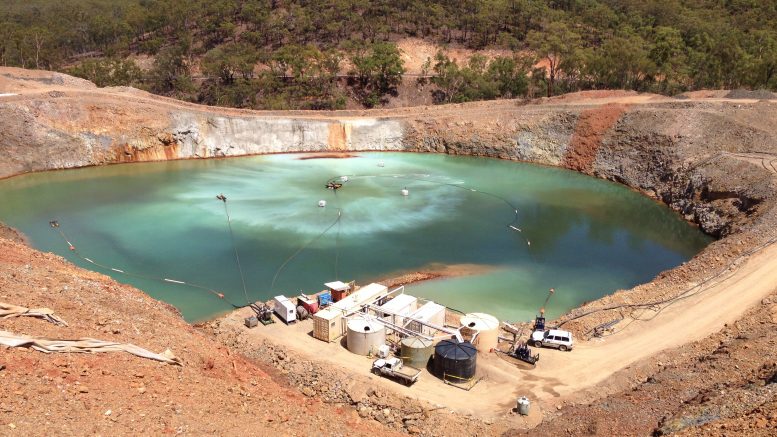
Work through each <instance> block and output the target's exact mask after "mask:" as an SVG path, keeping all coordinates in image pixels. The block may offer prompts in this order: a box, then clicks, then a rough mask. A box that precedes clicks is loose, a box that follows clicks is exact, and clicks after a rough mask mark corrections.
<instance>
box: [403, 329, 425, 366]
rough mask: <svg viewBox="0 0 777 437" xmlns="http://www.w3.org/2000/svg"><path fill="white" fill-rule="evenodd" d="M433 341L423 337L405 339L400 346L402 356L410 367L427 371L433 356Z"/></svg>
mask: <svg viewBox="0 0 777 437" xmlns="http://www.w3.org/2000/svg"><path fill="white" fill-rule="evenodd" d="M432 351H433V349H432V341H431V340H427V339H425V338H421V337H407V338H403V339H402V342H401V344H400V356H401V357H402V361H404V362H405V364H407V365H408V366H412V367H415V368H418V369H425V368H426V364H427V363H428V362H429V357H431V356H432Z"/></svg>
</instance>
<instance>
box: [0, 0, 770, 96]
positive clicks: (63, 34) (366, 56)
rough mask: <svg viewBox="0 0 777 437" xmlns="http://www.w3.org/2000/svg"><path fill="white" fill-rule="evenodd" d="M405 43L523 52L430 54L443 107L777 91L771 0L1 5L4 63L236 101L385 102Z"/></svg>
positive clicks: (148, 0) (114, 0)
mask: <svg viewBox="0 0 777 437" xmlns="http://www.w3.org/2000/svg"><path fill="white" fill-rule="evenodd" d="M403 37H417V38H422V39H425V40H428V41H432V42H435V43H438V44H441V45H449V46H464V47H467V48H471V49H486V48H498V49H502V50H507V51H508V52H511V53H513V55H512V56H505V57H501V58H496V59H487V58H484V57H481V56H475V57H473V58H472V59H470V60H469V61H468V62H466V63H463V65H458V64H457V63H456V62H454V61H452V60H450V59H447V58H446V57H445V56H444V55H442V54H441V55H439V56H437V57H435V59H431V60H430V61H429V65H428V70H427V71H428V72H429V73H430V74H431V75H432V76H433V77H431V78H429V81H430V82H431V83H432V84H433V86H432V87H430V91H429V92H432V93H434V97H435V101H437V102H460V101H469V100H478V99H492V98H500V97H516V96H524V95H527V93H528V94H530V95H537V94H546V95H554V94H559V93H563V92H568V91H577V90H585V89H602V88H625V89H634V90H639V91H652V92H660V93H666V94H674V93H677V92H682V91H686V90H693V89H699V88H751V89H757V88H768V89H772V90H777V3H775V2H767V1H758V0H725V1H721V0H688V1H680V0H461V1H449V0H423V1H421V0H392V1H389V0H190V1H175V0H69V1H67V2H62V1H54V0H8V1H5V2H3V5H2V6H1V7H0V64H1V65H4V66H19V67H25V68H41V69H51V70H59V71H65V72H68V73H71V74H74V75H77V76H80V77H84V78H87V79H89V80H92V81H94V82H95V83H97V84H98V85H101V86H106V85H132V86H137V87H141V88H144V89H148V90H150V91H152V92H155V93H159V94H164V95H171V96H175V97H179V98H184V99H188V100H192V101H199V102H203V103H209V104H218V105H227V106H238V107H253V108H278V109H292V108H342V107H344V106H345V104H346V102H347V101H348V100H349V99H351V100H352V101H356V102H359V103H361V104H362V105H364V106H367V107H371V106H377V105H380V104H382V103H385V102H386V101H387V99H388V98H389V97H390V96H396V95H397V93H398V92H399V91H398V87H399V86H400V85H401V84H402V81H403V76H402V75H403V73H404V72H405V69H404V66H403V65H402V60H401V54H400V53H399V52H398V50H397V48H396V46H395V45H394V44H393V43H392V42H391V41H396V40H397V39H399V38H403ZM136 61H137V62H136ZM537 62H540V63H541V64H537ZM532 65H542V67H543V68H533V67H532ZM140 66H142V67H143V68H142V69H141V68H140ZM405 81H407V79H405Z"/></svg>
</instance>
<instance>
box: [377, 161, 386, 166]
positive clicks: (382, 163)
mask: <svg viewBox="0 0 777 437" xmlns="http://www.w3.org/2000/svg"><path fill="white" fill-rule="evenodd" d="M385 166H386V163H385V162H383V161H378V167H385Z"/></svg>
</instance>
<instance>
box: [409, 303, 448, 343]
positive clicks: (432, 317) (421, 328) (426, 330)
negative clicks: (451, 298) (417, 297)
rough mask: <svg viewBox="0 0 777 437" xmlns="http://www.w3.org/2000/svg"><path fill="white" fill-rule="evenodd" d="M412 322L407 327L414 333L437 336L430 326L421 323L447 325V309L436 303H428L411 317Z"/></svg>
mask: <svg viewBox="0 0 777 437" xmlns="http://www.w3.org/2000/svg"><path fill="white" fill-rule="evenodd" d="M410 319H412V320H410V321H409V322H408V323H407V325H406V327H407V328H408V329H410V330H411V331H413V332H418V333H420V334H424V335H435V333H436V332H437V331H436V330H435V329H432V328H430V327H428V326H425V325H423V324H422V323H419V321H421V322H427V323H431V324H432V325H436V326H440V327H442V326H444V325H445V307H444V306H442V305H440V304H437V303H434V302H427V303H425V304H424V305H423V306H422V307H421V308H418V310H417V311H416V312H414V313H413V314H411V315H410Z"/></svg>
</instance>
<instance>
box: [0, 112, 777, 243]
mask: <svg viewBox="0 0 777 437" xmlns="http://www.w3.org/2000/svg"><path fill="white" fill-rule="evenodd" d="M742 106H743V105H738V106H735V105H733V104H731V105H729V104H717V105H714V106H707V107H703V105H702V104H689V103H671V104H666V103H664V104H656V105H636V106H632V107H629V106H624V105H603V106H591V107H585V106H545V105H536V106H535V105H527V106H523V107H517V106H516V107H514V108H510V109H509V110H504V109H502V110H498V111H493V113H488V112H487V109H485V108H483V107H480V108H475V109H474V110H473V109H468V107H467V106H466V105H464V106H462V107H461V111H451V110H447V111H444V112H441V113H439V114H436V113H435V112H434V111H431V110H430V111H429V113H428V114H427V113H424V112H423V111H421V112H419V115H417V116H398V117H395V118H392V117H374V118H369V117H346V116H344V117H342V118H337V115H336V114H334V115H328V114H318V115H311V116H299V117H296V116H272V115H267V116H263V115H261V114H257V115H253V114H248V115H245V116H239V115H226V114H223V113H219V112H218V110H216V109H213V110H211V109H203V110H199V111H198V110H191V109H182V108H172V109H165V108H161V109H160V108H159V107H156V106H153V105H151V104H146V107H145V108H144V109H145V111H144V110H140V111H138V110H136V111H134V112H129V111H128V110H127V109H126V108H124V107H123V106H122V101H121V99H120V98H117V99H115V101H110V102H107V103H105V102H104V103H102V106H100V105H96V104H91V105H89V106H87V105H86V104H83V103H81V101H80V100H79V99H66V98H61V99H47V100H31V101H29V102H21V103H16V104H13V103H7V104H2V105H0V145H2V147H3V149H4V153H2V155H1V156H0V177H8V176H12V175H15V174H20V173H26V172H30V171H43V170H50V169H61V168H72V167H84V166H90V165H101V164H108V163H121V162H141V161H159V160H170V159H188V158H211V157H226V156H241V155H254V154H268V153H289V152H344V151H411V152H432V153H447V154H455V155H473V156H487V157H494V158H500V159H507V160H516V161H526V162H532V163H537V164H542V165H551V166H560V167H565V168H569V169H573V170H577V171H580V172H583V173H587V174H590V175H592V176H596V177H600V178H604V179H609V180H612V181H616V182H620V183H623V184H625V185H628V186H629V187H632V188H634V189H636V190H639V191H641V192H643V193H645V194H647V195H649V196H652V197H654V198H655V199H657V200H660V201H662V202H664V203H666V204H667V205H669V206H670V207H672V208H673V209H675V210H677V211H679V212H680V213H681V214H683V215H684V216H685V217H686V218H687V219H688V220H690V221H693V222H695V223H698V224H699V226H700V227H701V229H702V230H704V231H705V232H707V233H709V234H710V235H713V236H716V237H721V236H725V235H727V234H730V233H732V232H734V231H737V230H739V229H742V228H743V226H744V225H746V224H751V223H753V222H754V220H756V219H757V218H758V217H759V216H760V215H762V214H763V213H764V212H765V211H766V209H767V208H764V207H763V204H764V201H765V200H766V199H771V198H773V197H774V194H775V193H774V191H775V187H774V186H773V178H772V177H771V176H772V175H771V174H770V173H769V172H768V171H766V170H759V169H758V168H755V166H754V165H753V164H752V163H747V162H742V161H738V160H735V159H732V158H731V157H728V156H722V155H720V154H721V152H723V151H729V152H756V151H762V152H764V151H765V152H771V153H774V152H775V151H776V150H775V149H777V146H776V144H777V131H776V130H775V128H774V127H770V126H771V125H770V124H769V123H768V122H763V120H762V118H763V117H762V116H763V115H766V118H767V119H769V118H771V120H774V119H777V111H775V109H774V108H775V105H769V104H751V105H745V106H746V107H744V108H743V107H742ZM764 113H765V114H764Z"/></svg>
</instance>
